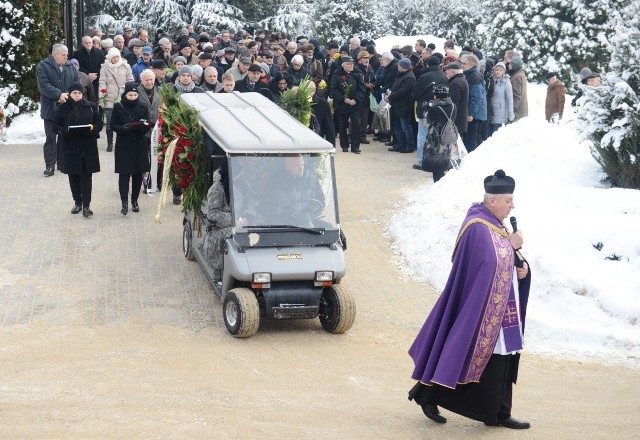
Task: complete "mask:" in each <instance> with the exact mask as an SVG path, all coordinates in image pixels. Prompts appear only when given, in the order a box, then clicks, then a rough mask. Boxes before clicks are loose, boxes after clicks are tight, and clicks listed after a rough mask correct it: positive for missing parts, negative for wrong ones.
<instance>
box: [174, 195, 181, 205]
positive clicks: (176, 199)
mask: <svg viewBox="0 0 640 440" xmlns="http://www.w3.org/2000/svg"><path fill="white" fill-rule="evenodd" d="M180 203H182V198H181V197H180V196H173V204H174V205H176V206H178V205H179V204H180Z"/></svg>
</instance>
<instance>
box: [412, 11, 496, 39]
mask: <svg viewBox="0 0 640 440" xmlns="http://www.w3.org/2000/svg"><path fill="white" fill-rule="evenodd" d="M423 8H424V9H425V10H426V11H427V12H426V13H425V14H424V22H423V25H422V29H421V32H422V33H425V34H430V35H435V36H438V37H441V38H446V39H447V40H453V41H455V42H456V44H459V45H460V46H481V44H480V43H481V41H482V40H481V39H480V35H479V33H478V31H477V28H478V25H480V23H481V19H482V17H483V16H484V13H483V12H482V11H481V10H480V6H479V2H473V1H468V0H465V1H460V0H428V1H427V2H426V3H425V4H424V5H423Z"/></svg>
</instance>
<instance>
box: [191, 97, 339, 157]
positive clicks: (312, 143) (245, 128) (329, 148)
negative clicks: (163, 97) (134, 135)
mask: <svg viewBox="0 0 640 440" xmlns="http://www.w3.org/2000/svg"><path fill="white" fill-rule="evenodd" d="M180 99H181V100H182V102H183V103H184V104H186V105H187V106H188V107H192V108H193V109H195V110H196V111H197V112H198V120H199V121H200V125H201V126H202V127H203V128H204V129H205V131H206V132H207V133H208V134H209V136H211V138H212V139H213V140H214V141H215V142H216V143H217V144H218V145H219V146H220V147H221V148H222V149H223V150H224V151H226V152H227V153H240V154H242V153H291V152H297V153H321V152H333V151H334V147H333V145H331V144H330V143H329V142H327V141H326V140H324V139H323V138H321V137H320V136H318V135H317V134H316V133H315V132H314V131H312V130H310V129H309V128H307V127H305V126H304V125H302V124H301V123H300V122H298V120H296V119H295V118H293V117H292V116H291V115H290V114H289V113H287V112H286V111H285V110H283V109H281V108H280V107H279V106H278V105H276V104H275V103H273V102H272V101H270V100H269V99H267V98H266V97H264V96H262V95H261V94H259V93H253V92H251V93H242V94H241V93H238V92H233V93H212V92H206V93H186V94H183V95H181V96H180Z"/></svg>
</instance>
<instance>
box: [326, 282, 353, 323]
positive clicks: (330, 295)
mask: <svg viewBox="0 0 640 440" xmlns="http://www.w3.org/2000/svg"><path fill="white" fill-rule="evenodd" d="M355 319H356V302H355V301H354V299H353V296H351V293H350V292H349V291H348V290H346V289H345V288H343V287H342V286H340V285H339V284H335V285H333V286H329V287H325V288H324V289H323V290H322V297H321V298H320V323H321V324H322V327H323V328H324V329H325V330H326V331H328V332H330V333H344V332H346V331H347V330H349V329H350V328H351V326H352V325H353V321H354V320H355Z"/></svg>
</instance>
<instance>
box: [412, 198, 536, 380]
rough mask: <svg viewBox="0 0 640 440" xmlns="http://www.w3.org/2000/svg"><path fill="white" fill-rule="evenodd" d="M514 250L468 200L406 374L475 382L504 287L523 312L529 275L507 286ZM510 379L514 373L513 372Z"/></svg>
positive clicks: (491, 343)
mask: <svg viewBox="0 0 640 440" xmlns="http://www.w3.org/2000/svg"><path fill="white" fill-rule="evenodd" d="M514 258H515V255H514V250H513V247H512V246H511V244H510V242H509V240H508V233H507V232H506V230H505V229H504V227H503V226H502V224H501V223H500V222H499V221H498V219H497V218H496V217H495V216H494V215H493V214H492V213H491V212H490V211H489V210H488V209H487V208H486V207H484V206H483V205H482V204H480V203H474V204H473V205H472V206H471V208H469V211H468V212H467V217H466V218H465V220H464V222H463V223H462V228H461V229H460V233H459V234H458V239H457V242H456V247H455V250H454V255H453V267H452V268H451V273H450V274H449V280H448V281H447V284H446V286H445V288H444V290H443V292H442V295H441V296H440V298H439V299H438V301H437V302H436V304H435V306H434V307H433V310H432V311H431V313H430V314H429V317H428V318H427V320H426V322H425V323H424V325H423V326H422V329H421V330H420V332H419V333H418V336H417V337H416V339H415V341H414V342H413V344H412V346H411V348H410V349H409V354H410V355H411V357H412V358H413V361H414V364H415V369H414V371H413V374H412V378H413V379H415V380H418V381H420V382H422V383H423V384H426V385H433V384H439V385H442V386H444V387H447V388H455V387H456V385H458V384H466V383H471V382H479V381H480V377H481V376H482V373H483V371H484V369H485V367H486V366H487V363H488V362H489V359H490V358H491V355H492V354H493V351H494V348H495V346H496V341H497V339H498V335H499V333H500V329H501V327H502V325H503V318H504V315H505V311H506V310H507V303H508V302H509V296H510V293H511V294H512V297H513V294H518V295H519V303H520V316H521V318H522V328H523V329H524V318H525V314H526V309H527V301H528V297H529V286H530V280H531V278H530V276H529V275H528V276H527V278H526V279H525V280H523V281H520V282H519V283H518V292H511V289H514V287H513V274H514V269H515V268H514ZM513 377H514V380H513V381H514V382H515V379H516V374H515V373H514V376H513Z"/></svg>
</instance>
